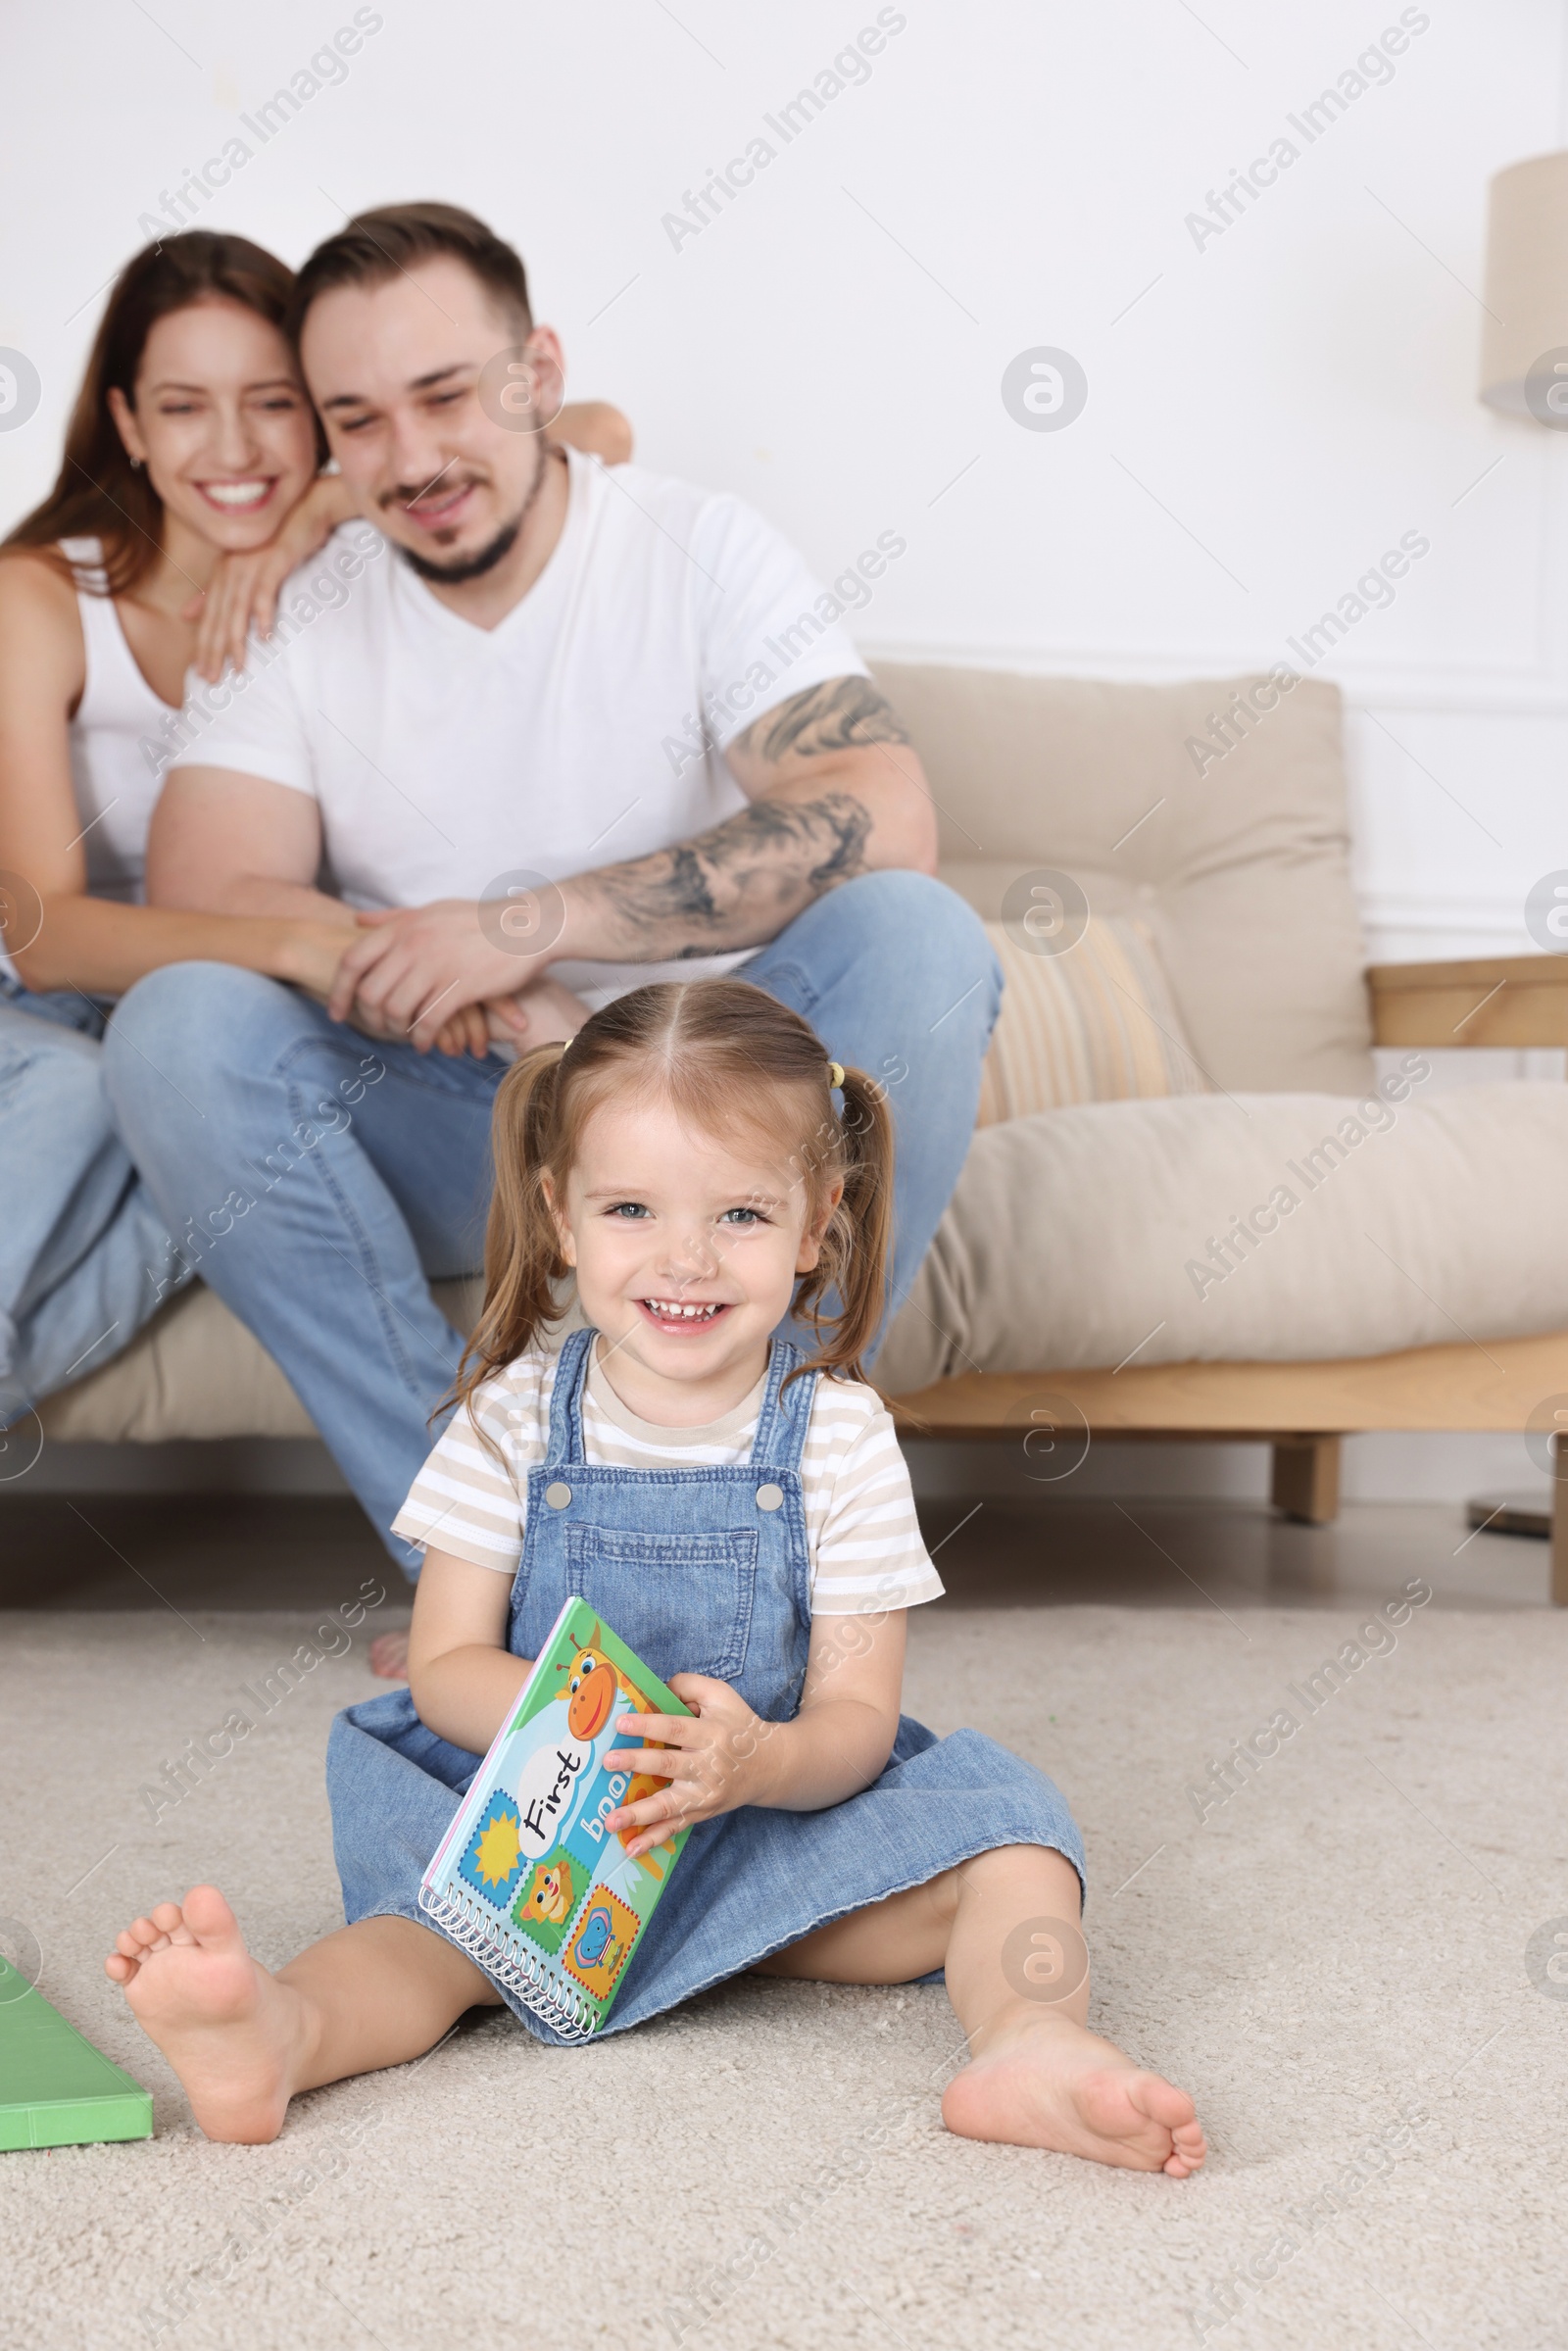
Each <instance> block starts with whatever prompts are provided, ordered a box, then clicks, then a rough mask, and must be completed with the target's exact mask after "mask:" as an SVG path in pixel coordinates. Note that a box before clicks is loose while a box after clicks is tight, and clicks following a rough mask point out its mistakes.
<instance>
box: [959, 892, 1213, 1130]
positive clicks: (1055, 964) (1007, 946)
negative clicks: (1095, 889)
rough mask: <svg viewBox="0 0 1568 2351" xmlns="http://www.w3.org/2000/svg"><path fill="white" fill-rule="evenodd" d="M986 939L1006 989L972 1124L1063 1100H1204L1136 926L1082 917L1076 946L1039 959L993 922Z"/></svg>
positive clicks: (1150, 948)
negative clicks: (1161, 1097)
mask: <svg viewBox="0 0 1568 2351" xmlns="http://www.w3.org/2000/svg"><path fill="white" fill-rule="evenodd" d="M986 935H987V937H988V938H989V939H990V941H991V944H992V946H993V947H994V948H995V949H996V951H997V958H998V960H999V962H1000V963H1001V965H1002V973H1003V978H1004V979H1005V982H1006V987H1005V992H1004V995H1003V999H1002V1013H1001V1017H1000V1018H999V1020H998V1022H997V1026H996V1030H995V1033H994V1035H993V1036H992V1040H991V1051H990V1053H988V1054H987V1056H986V1064H985V1069H984V1071H983V1073H982V1076H981V1080H980V1114H979V1117H978V1118H977V1120H976V1122H975V1123H976V1124H977V1125H978V1126H983V1127H987V1126H998V1125H1000V1124H1001V1123H1002V1121H1003V1120H1004V1119H1007V1118H1025V1117H1027V1116H1028V1114H1029V1112H1030V1111H1031V1110H1057V1109H1060V1108H1062V1107H1063V1106H1064V1105H1065V1104H1066V1103H1068V1102H1125V1101H1127V1100H1129V1099H1131V1098H1135V1097H1148V1096H1151V1095H1163V1094H1208V1093H1210V1092H1212V1088H1211V1087H1210V1086H1209V1083H1208V1081H1207V1079H1206V1078H1205V1077H1204V1075H1203V1073H1202V1071H1201V1069H1200V1068H1199V1066H1198V1063H1197V1061H1196V1060H1195V1059H1194V1058H1193V1053H1192V1048H1191V1046H1190V1045H1189V1044H1188V1042H1187V1031H1186V1028H1185V1027H1184V1025H1183V1022H1182V1016H1181V1014H1180V1012H1179V1011H1178V1010H1177V1009H1176V1003H1175V999H1174V998H1173V997H1172V995H1171V992H1170V986H1169V983H1168V982H1167V980H1166V978H1165V974H1164V971H1163V969H1162V968H1161V965H1160V961H1159V956H1158V954H1157V953H1156V951H1155V947H1154V942H1153V939H1152V936H1151V934H1150V932H1149V930H1148V929H1147V928H1146V926H1145V925H1144V924H1143V923H1141V922H1139V921H1137V920H1136V919H1135V918H1134V917H1133V916H1131V915H1123V914H1112V915H1108V916H1105V917H1094V916H1092V917H1091V918H1090V922H1089V927H1088V929H1087V930H1086V931H1085V932H1084V935H1083V937H1082V938H1081V939H1080V940H1079V941H1078V944H1077V945H1076V947H1073V948H1071V949H1069V950H1068V951H1067V953H1066V954H1065V955H1033V954H1031V953H1030V952H1029V951H1028V950H1027V949H1026V948H1023V947H1020V946H1019V945H1018V944H1017V943H1016V941H1015V940H1014V939H1013V938H1012V936H1011V935H1010V933H1009V932H1008V931H1006V930H1005V928H1004V927H1003V925H1002V924H1001V923H997V922H988V923H987V924H986Z"/></svg>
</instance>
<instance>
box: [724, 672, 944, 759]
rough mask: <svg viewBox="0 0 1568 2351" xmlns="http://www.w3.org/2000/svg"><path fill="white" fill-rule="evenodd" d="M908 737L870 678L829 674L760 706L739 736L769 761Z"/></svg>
mask: <svg viewBox="0 0 1568 2351" xmlns="http://www.w3.org/2000/svg"><path fill="white" fill-rule="evenodd" d="M908 740H909V738H908V736H907V734H906V733H905V731H904V728H903V727H902V726H901V725H900V723H899V721H898V719H897V718H896V717H895V715H894V713H893V710H891V708H890V707H889V705H888V704H887V702H886V701H884V699H883V697H882V696H881V695H880V694H879V693H878V692H877V690H876V688H875V686H873V685H872V683H871V681H870V679H869V678H868V677H833V678H829V679H828V680H827V682H826V684H824V685H820V686H808V688H807V689H806V692H805V693H804V694H796V695H793V696H792V697H791V699H790V700H789V701H788V702H782V703H780V704H779V705H778V707H777V709H776V710H764V711H763V713H762V715H761V717H760V718H759V719H758V720H757V722H756V724H755V725H753V726H749V727H748V728H747V729H746V732H745V733H744V734H743V735H742V736H741V737H740V744H739V746H738V747H737V748H740V747H744V748H745V749H746V750H747V751H751V752H755V753H756V754H757V755H758V756H759V757H760V758H761V759H770V760H778V759H785V758H789V757H793V758H795V759H819V758H820V757H821V756H822V754H823V753H824V752H833V751H863V750H864V749H865V748H866V746H867V745H868V744H872V743H907V741H908Z"/></svg>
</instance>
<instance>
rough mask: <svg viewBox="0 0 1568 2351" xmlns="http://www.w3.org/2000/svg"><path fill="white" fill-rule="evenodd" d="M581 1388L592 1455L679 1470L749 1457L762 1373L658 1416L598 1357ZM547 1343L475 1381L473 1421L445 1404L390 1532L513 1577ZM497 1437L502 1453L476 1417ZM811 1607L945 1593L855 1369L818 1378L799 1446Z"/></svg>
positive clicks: (543, 1411)
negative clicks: (629, 1399)
mask: <svg viewBox="0 0 1568 2351" xmlns="http://www.w3.org/2000/svg"><path fill="white" fill-rule="evenodd" d="M597 1355H598V1349H597V1347H596V1348H595V1360H594V1361H593V1362H592V1363H590V1365H589V1367H588V1379H587V1383H586V1385H585V1388H584V1392H583V1413H582V1421H583V1443H584V1449H585V1450H586V1453H587V1456H588V1459H589V1460H590V1461H591V1462H594V1463H597V1464H600V1465H602V1466H604V1467H606V1468H611V1469H682V1468H685V1467H687V1466H708V1465H710V1464H718V1465H723V1466H729V1465H734V1464H738V1463H741V1462H744V1461H746V1460H748V1459H749V1458H750V1456H751V1450H752V1440H753V1438H754V1437H755V1436H756V1434H757V1420H758V1414H759V1412H760V1409H761V1402H762V1390H763V1388H764V1386H765V1385H766V1380H765V1375H764V1378H763V1379H761V1380H759V1382H758V1384H757V1386H756V1387H755V1388H754V1389H753V1390H752V1393H751V1395H750V1396H746V1397H744V1398H743V1399H742V1401H741V1402H740V1403H738V1404H737V1405H736V1406H735V1407H734V1409H733V1411H731V1412H728V1413H726V1414H725V1415H724V1417H723V1419H722V1420H716V1421H712V1422H711V1423H710V1424H709V1426H708V1427H706V1428H697V1429H665V1428H660V1427H658V1426H656V1425H655V1423H654V1422H652V1421H647V1420H639V1419H638V1418H637V1415H636V1414H635V1413H634V1412H630V1411H628V1410H627V1408H626V1406H625V1405H624V1404H623V1403H622V1402H621V1400H620V1398H619V1396H616V1394H615V1392H614V1390H613V1388H612V1387H611V1385H610V1382H609V1380H608V1379H607V1377H606V1375H605V1373H604V1371H603V1370H602V1369H601V1367H600V1364H599V1362H598V1360H597ZM557 1360H558V1358H557V1357H556V1356H555V1355H547V1354H543V1353H540V1352H538V1351H536V1350H530V1351H529V1352H528V1353H527V1354H524V1355H519V1356H518V1357H517V1360H516V1361H515V1363H509V1364H508V1366H507V1368H506V1370H505V1371H501V1372H498V1373H496V1375H495V1377H494V1378H493V1379H489V1380H486V1381H485V1382H484V1384H483V1386H482V1387H480V1388H479V1389H477V1390H476V1391H475V1393H474V1396H473V1399H472V1406H471V1410H472V1414H473V1420H470V1418H469V1414H468V1412H467V1411H459V1412H455V1413H454V1414H453V1416H452V1419H451V1421H450V1423H449V1424H448V1427H447V1430H446V1434H445V1435H444V1436H443V1437H442V1439H441V1441H440V1443H439V1444H438V1445H437V1446H436V1448H435V1450H434V1452H433V1453H432V1454H431V1455H430V1458H429V1459H428V1461H426V1463H425V1465H424V1467H423V1469H422V1470H420V1472H419V1475H418V1477H417V1479H416V1480H415V1483H414V1489H413V1492H412V1493H411V1494H410V1495H409V1498H408V1500H407V1501H406V1502H405V1503H404V1505H403V1508H402V1509H401V1510H400V1511H399V1512H398V1515H397V1519H396V1521H395V1522H394V1525H393V1530H392V1531H393V1533H394V1534H395V1535H401V1536H403V1537H404V1539H405V1540H406V1541H407V1542H409V1543H417V1544H418V1545H419V1546H420V1548H421V1549H424V1548H428V1549H430V1550H437V1551H449V1552H450V1553H451V1554H452V1556H453V1557H454V1558H455V1559H466V1560H468V1561H469V1562H470V1563H471V1564H472V1565H473V1566H475V1567H492V1568H494V1569H495V1570H496V1572H497V1573H498V1574H499V1575H504V1576H513V1575H515V1573H516V1570H517V1561H518V1560H519V1558H520V1557H521V1555H522V1534H523V1521H524V1518H525V1516H526V1512H527V1497H528V1472H529V1470H530V1469H534V1468H536V1467H537V1466H538V1465H539V1463H540V1462H542V1461H543V1459H544V1457H545V1450H546V1440H547V1437H548V1434H549V1429H550V1396H551V1391H552V1389H553V1388H554V1386H555V1378H556V1363H557ZM474 1421H477V1423H478V1426H479V1428H480V1429H483V1430H484V1431H485V1432H486V1433H487V1435H488V1436H489V1437H490V1438H491V1439H492V1440H493V1441H494V1443H495V1444H496V1445H497V1446H498V1447H499V1449H500V1453H501V1458H500V1460H499V1461H498V1460H497V1458H496V1456H495V1454H494V1453H492V1452H491V1451H490V1450H489V1449H488V1448H487V1447H486V1446H485V1445H483V1444H482V1443H481V1442H480V1439H479V1437H478V1435H477V1433H476V1431H475V1428H474V1425H473V1422H474ZM801 1485H802V1489H803V1492H804V1496H805V1502H806V1539H807V1547H808V1551H809V1557H810V1564H811V1609H812V1613H813V1614H815V1615H818V1616H866V1615H871V1614H873V1613H875V1612H877V1611H879V1610H881V1609H885V1608H909V1607H912V1606H914V1605H915V1604H916V1602H918V1601H920V1600H935V1599H940V1598H941V1596H942V1580H941V1578H940V1577H939V1576H938V1574H937V1571H936V1569H935V1568H934V1567H933V1566H932V1564H931V1561H930V1559H929V1557H928V1556H927V1553H926V1547H925V1544H924V1543H923V1542H922V1541H921V1538H920V1526H919V1521H918V1519H917V1518H916V1516H915V1510H914V1495H913V1493H912V1491H911V1490H910V1486H909V1473H908V1470H907V1467H906V1466H905V1460H904V1455H903V1454H902V1453H901V1452H900V1450H899V1445H898V1439H897V1438H896V1437H895V1435H894V1433H893V1422H892V1419H891V1417H890V1416H889V1414H888V1412H887V1410H886V1409H885V1407H884V1406H883V1404H882V1401H881V1398H880V1397H879V1396H877V1394H876V1392H875V1390H874V1389H871V1388H867V1387H864V1386H863V1385H862V1384H861V1383H860V1382H859V1381H858V1380H833V1379H828V1378H826V1377H824V1378H821V1379H819V1380H818V1381H817V1383H816V1394H815V1396H813V1397H812V1399H811V1417H810V1420H809V1422H808V1424H807V1431H806V1443H805V1445H804V1446H803V1448H802V1454H801Z"/></svg>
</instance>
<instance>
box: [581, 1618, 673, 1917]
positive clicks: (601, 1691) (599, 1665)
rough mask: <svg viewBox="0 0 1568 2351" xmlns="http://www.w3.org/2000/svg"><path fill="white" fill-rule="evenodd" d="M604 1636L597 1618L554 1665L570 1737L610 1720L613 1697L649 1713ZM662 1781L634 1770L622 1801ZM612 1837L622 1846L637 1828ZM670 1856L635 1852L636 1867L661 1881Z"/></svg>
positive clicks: (654, 1789) (593, 1733)
mask: <svg viewBox="0 0 1568 2351" xmlns="http://www.w3.org/2000/svg"><path fill="white" fill-rule="evenodd" d="M603 1640H604V1628H603V1626H602V1625H601V1624H600V1622H599V1620H598V1618H597V1617H596V1618H595V1619H594V1629H593V1632H592V1633H591V1635H590V1636H589V1638H588V1640H587V1641H585V1642H584V1643H583V1644H582V1646H581V1647H579V1648H577V1649H575V1650H574V1651H573V1653H572V1655H571V1656H570V1658H568V1659H567V1660H566V1662H565V1663H564V1665H558V1666H557V1669H556V1670H557V1672H558V1673H560V1674H561V1675H562V1676H563V1680H562V1685H561V1688H560V1690H557V1692H556V1695H557V1696H558V1697H564V1698H566V1699H568V1700H569V1703H568V1705H567V1708H566V1723H567V1727H568V1728H569V1730H570V1732H571V1735H572V1737H573V1739H584V1740H587V1739H594V1738H596V1737H597V1735H598V1734H599V1733H600V1732H601V1731H602V1730H603V1729H604V1727H605V1725H606V1723H608V1722H609V1720H610V1717H611V1714H612V1712H613V1709H614V1706H615V1704H616V1700H617V1697H618V1698H621V1699H624V1701H625V1704H626V1708H627V1711H628V1712H629V1713H632V1714H647V1713H648V1712H649V1711H650V1708H649V1703H648V1699H647V1697H646V1696H645V1694H644V1692H643V1691H642V1690H639V1689H638V1688H637V1685H636V1683H635V1682H630V1681H628V1680H627V1678H626V1676H625V1675H624V1674H623V1673H622V1672H621V1670H620V1668H619V1666H618V1665H616V1663H615V1661H614V1659H613V1657H611V1656H610V1654H609V1653H608V1651H606V1650H605V1649H603V1648H601V1647H600V1646H599V1643H600V1642H601V1641H603ZM659 1743H660V1742H659V1741H658V1740H657V1739H649V1740H647V1741H646V1744H648V1745H649V1746H657V1745H658V1744H659ZM663 1785H664V1783H663V1782H662V1780H656V1779H654V1778H653V1777H652V1775H651V1774H650V1773H648V1772H635V1773H633V1775H632V1779H631V1783H630V1785H629V1787H628V1788H627V1789H626V1793H625V1795H624V1796H623V1797H622V1799H621V1801H622V1802H623V1803H626V1804H635V1803H637V1802H639V1801H640V1800H641V1798H642V1797H644V1796H651V1795H655V1794H657V1793H658V1791H659V1789H660V1788H662V1787H663ZM614 1835H615V1837H616V1839H617V1841H618V1842H619V1843H620V1845H621V1846H622V1847H625V1846H626V1845H628V1844H629V1843H630V1841H631V1839H632V1838H633V1837H635V1836H636V1835H637V1831H636V1830H635V1829H617V1830H616V1831H615V1832H614ZM669 1860H670V1856H669V1853H668V1851H667V1850H666V1849H665V1848H664V1847H663V1846H658V1845H656V1846H655V1848H654V1850H653V1851H652V1852H650V1853H639V1854H638V1856H637V1866H638V1868H639V1869H644V1870H646V1871H647V1872H648V1875H649V1876H650V1877H651V1878H653V1879H655V1880H656V1881H662V1879H663V1876H664V1873H665V1871H666V1870H667V1869H668V1867H669Z"/></svg>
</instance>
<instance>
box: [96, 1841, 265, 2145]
mask: <svg viewBox="0 0 1568 2351" xmlns="http://www.w3.org/2000/svg"><path fill="white" fill-rule="evenodd" d="M104 1970H105V1973H106V1974H107V1975H108V1976H110V1977H111V1978H112V1979H113V1981H114V1982H115V1983H116V1984H120V1985H122V1986H123V1990H124V1994H125V1997H126V1999H127V2000H128V2001H129V2002H130V2005H131V2008H132V2009H133V2010H134V2012H135V2016H136V2022H137V2023H138V2024H139V2025H140V2026H141V2028H142V2031H143V2032H144V2033H147V2034H148V2035H149V2036H150V2037H151V2038H152V2039H153V2040H155V2041H156V2042H157V2043H158V2046H159V2047H160V2048H161V2049H162V2051H163V2052H164V2055H165V2056H166V2057H167V2058H168V2060H169V2062H170V2064H171V2065H172V2067H173V2069H174V2071H175V2073H176V2074H177V2075H178V2076H179V2079H180V2082H181V2084H182V2085H183V2087H184V2091H185V2095H186V2096H187V2097H188V2098H189V2100H190V2104H191V2112H192V2113H193V2114H194V2115H195V2117H196V2120H197V2122H198V2123H200V2125H201V2127H202V2129H203V2130H204V2131H206V2133H207V2135H208V2137H209V2138H217V2139H231V2140H239V2141H241V2142H243V2143H244V2144H246V2145H252V2146H254V2145H256V2144H258V2143H260V2142H261V2141H263V2140H266V2139H273V2138H276V2136H277V2134H278V2132H279V2131H280V2130H281V2129H282V2127H283V2116H284V2114H285V2112H286V2111H287V2107H288V2101H289V2093H290V2090H291V2088H292V2085H293V2080H294V2075H295V2072H296V2067H297V2061H298V2057H299V2054H300V2052H301V2049H302V2048H303V2045H304V2037H305V2033H306V2017H305V2008H304V2003H303V2001H302V2000H301V1998H300V1995H299V1993H298V1992H296V1991H293V1990H291V1989H290V1987H289V1986H288V1985H287V1984H279V1983H278V1981H277V1979H276V1978H275V1977H273V1976H270V1975H269V1974H268V1972H267V1970H266V1968H264V1967H261V1966H259V1965H258V1964H257V1962H256V1961H255V1960H254V1959H253V1958H252V1957H251V1955H250V1953H249V1952H248V1951H247V1950H246V1948H245V1944H244V1940H243V1938H242V1936H241V1935H240V1931H239V1928H238V1926H237V1925H236V1923H235V1919H234V1913H233V1912H232V1911H231V1910H230V1909H229V1906H228V1904H227V1903H226V1902H225V1901H224V1899H223V1897H222V1895H221V1893H220V1892H219V1890H218V1888H217V1886H192V1887H191V1889H190V1891H189V1893H188V1894H187V1895H186V1896H185V1899H184V1901H183V1903H179V1902H160V1903H159V1905H158V1907H157V1909H156V1910H155V1911H154V1912H153V1914H152V1917H151V1918H144V1919H137V1920H136V1922H135V1923H134V1925H133V1926H129V1927H127V1928H126V1929H125V1930H124V1932H123V1934H121V1935H118V1936H117V1937H116V1948H115V1949H114V1950H113V1951H112V1952H111V1953H110V1955H109V1957H108V1958H107V1959H106V1960H105V1961H104Z"/></svg>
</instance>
